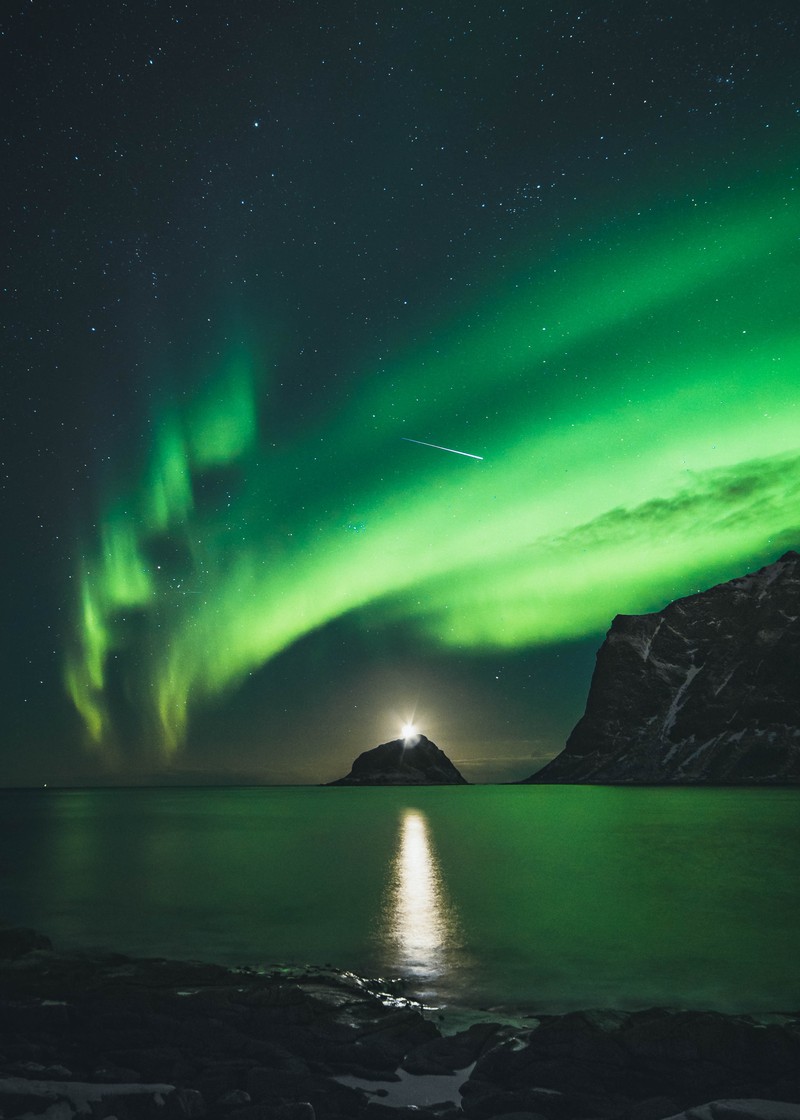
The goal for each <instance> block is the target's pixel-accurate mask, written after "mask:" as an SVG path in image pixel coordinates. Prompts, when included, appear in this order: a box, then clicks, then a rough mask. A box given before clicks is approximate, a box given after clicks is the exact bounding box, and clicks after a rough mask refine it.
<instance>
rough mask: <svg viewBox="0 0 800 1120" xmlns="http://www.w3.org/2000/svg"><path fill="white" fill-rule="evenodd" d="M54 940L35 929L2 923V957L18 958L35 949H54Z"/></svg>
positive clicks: (0, 937) (0, 947)
mask: <svg viewBox="0 0 800 1120" xmlns="http://www.w3.org/2000/svg"><path fill="white" fill-rule="evenodd" d="M52 947H53V946H52V942H51V941H50V940H49V938H47V937H45V936H44V934H41V933H37V932H36V931H35V930H33V929H24V928H17V927H16V926H3V925H0V959H4V960H16V959H17V958H18V957H23V956H25V954H26V953H30V952H31V951H32V950H33V949H52Z"/></svg>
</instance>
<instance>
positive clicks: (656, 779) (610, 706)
mask: <svg viewBox="0 0 800 1120" xmlns="http://www.w3.org/2000/svg"><path fill="white" fill-rule="evenodd" d="M799 618H800V554H798V553H797V552H787V553H786V554H785V555H784V556H782V557H781V558H780V559H779V560H777V561H776V562H775V563H774V564H770V565H768V566H767V567H765V568H761V569H760V570H759V571H757V572H755V573H753V574H751V575H746V576H743V577H741V578H739V579H732V580H730V581H729V582H728V583H722V584H718V585H717V586H716V587H712V588H711V589H710V590H708V591H703V592H700V593H699V594H696V595H690V596H688V597H687V598H685V599H678V600H676V601H675V602H674V603H670V604H669V606H667V607H665V608H664V609H663V610H661V611H656V612H655V613H653V614H645V615H618V616H617V617H616V618H615V619H614V621H613V623H612V624H611V629H610V630H609V632H608V634H607V636H606V640H605V642H604V643H603V645H602V646H601V648H600V650H599V652H598V654H597V664H596V667H595V671H594V676H593V677H592V683H591V687H590V689H589V696H588V700H587V703H586V712H585V714H584V715H583V717H582V718H581V719H580V720H579V722H578V723H577V725H576V726H575V728H574V730H573V731H572V734H571V735H570V737H569V739H568V740H567V744H566V746H565V748H564V750H563V751H562V752H561V754H559V755H557V756H556V758H554V759H553V760H552V762H549V763H548V764H547V765H546V766H545V767H543V769H541V770H540V771H538V773H536V774H534V775H532V776H531V777H530V778H527V779H525V781H526V782H527V783H537V782H542V783H549V782H567V783H630V784H638V783H641V784H645V783H659V784H660V783H665V784H687V785H689V784H692V785H693V784H736V785H748V784H770V783H772V784H781V783H798V782H800V622H798V619H799Z"/></svg>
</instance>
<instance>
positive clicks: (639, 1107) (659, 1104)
mask: <svg viewBox="0 0 800 1120" xmlns="http://www.w3.org/2000/svg"><path fill="white" fill-rule="evenodd" d="M676 1112H680V1108H679V1106H678V1105H677V1104H676V1103H675V1101H674V1100H673V1099H672V1097H648V1098H647V1100H643V1101H637V1102H636V1104H634V1105H632V1106H631V1109H630V1111H629V1112H628V1115H627V1116H626V1117H625V1120H667V1118H668V1117H670V1116H674V1115H675V1113H676Z"/></svg>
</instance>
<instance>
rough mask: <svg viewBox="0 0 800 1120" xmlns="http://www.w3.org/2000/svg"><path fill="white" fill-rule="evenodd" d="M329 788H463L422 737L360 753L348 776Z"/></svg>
mask: <svg viewBox="0 0 800 1120" xmlns="http://www.w3.org/2000/svg"><path fill="white" fill-rule="evenodd" d="M327 784H328V785H329V786H466V785H469V783H468V782H467V779H466V778H465V777H464V776H463V775H462V774H461V773H460V772H459V771H458V770H457V769H456V767H455V766H454V765H453V763H452V762H451V761H450V759H449V758H448V757H447V755H446V754H445V753H444V751H441V750H439V748H438V747H437V746H436V744H435V743H432V742H431V741H430V739H428V738H426V737H425V736H424V735H414V736H413V737H411V738H409V739H392V740H391V742H389V743H381V744H380V746H377V747H374V748H373V749H372V750H371V751H364V753H363V754H360V755H359V756H358V758H357V759H356V760H355V762H354V763H353V766H352V769H351V770H350V773H349V774H348V775H347V776H346V777H344V778H339V779H338V781H335V782H328V783H327Z"/></svg>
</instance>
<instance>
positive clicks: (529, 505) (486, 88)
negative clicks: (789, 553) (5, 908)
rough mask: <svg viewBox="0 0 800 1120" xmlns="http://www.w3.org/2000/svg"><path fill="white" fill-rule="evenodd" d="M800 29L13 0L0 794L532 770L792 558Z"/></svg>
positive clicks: (732, 20)
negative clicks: (420, 751) (415, 763)
mask: <svg viewBox="0 0 800 1120" xmlns="http://www.w3.org/2000/svg"><path fill="white" fill-rule="evenodd" d="M799 21H800V13H799V12H798V10H797V6H796V4H795V3H794V2H793V0H777V2H774V3H766V4H765V3H764V2H763V0H691V2H688V0H678V2H671V3H667V2H666V0H616V2H614V0H605V2H604V3H599V2H598V3H594V2H590V3H584V4H572V3H568V4H567V3H561V4H545V3H530V2H528V3H523V2H519V0H516V2H515V0H510V2H507V3H502V4H501V3H488V2H484V0H481V2H479V3H471V2H468V0H461V2H458V3H456V2H444V0H443V2H441V3H433V4H431V3H422V2H418V0H410V2H406V3H402V4H400V3H397V4H382V3H376V2H371V3H370V2H366V0H350V2H347V3H345V2H341V3H339V2H336V0H332V2H329V3H324V4H320V3H315V2H313V0H271V2H270V3H269V4H263V3H256V2H255V0H231V2H230V3H227V4H218V3H215V4H210V3H183V2H180V3H179V2H170V0H137V2H136V3H126V2H124V0H121V2H109V3H107V4H77V5H65V4H57V3H55V2H47V0H42V2H39V0H32V2H28V3H12V4H10V5H8V6H7V7H6V9H5V14H4V15H3V16H2V17H0V31H1V32H2V36H1V37H0V43H1V44H2V48H1V49H2V52H3V63H2V67H0V71H2V74H3V78H2V81H3V85H4V97H3V102H4V109H5V112H4V117H5V130H4V133H5V134H4V137H3V146H4V160H3V164H4V173H3V178H4V184H3V191H2V197H3V213H4V238H5V241H6V247H7V251H6V252H5V253H4V254H3V255H2V263H0V267H2V273H3V280H2V298H3V327H4V330H3V339H4V342H3V376H2V385H3V394H2V440H1V442H0V462H1V463H2V472H1V481H2V488H3V508H4V527H5V532H4V542H5V545H4V549H3V554H2V564H3V588H4V595H3V607H4V621H3V633H4V642H3V657H4V664H3V667H2V674H0V679H2V692H3V697H2V707H3V712H4V717H5V718H4V720H3V727H4V730H3V736H2V746H0V751H2V756H1V757H2V768H3V769H2V773H3V775H4V777H3V779H2V781H3V782H4V784H12V785H14V784H33V785H36V784H42V783H44V782H47V783H49V784H73V785H74V784H92V783H108V782H112V783H113V782H121V783H125V782H132V783H137V782H139V783H147V782H162V781H163V782H250V781H262V782H277V783H283V782H289V783H291V782H309V781H310V782H317V781H328V780H331V779H333V778H336V777H339V776H341V774H343V773H345V772H346V771H347V769H348V768H349V764H350V761H351V760H352V758H353V757H354V756H355V755H356V754H358V753H360V752H361V751H362V750H365V749H368V748H370V747H372V746H374V745H375V744H376V743H378V742H381V741H385V740H387V739H391V738H394V737H396V736H397V735H398V733H399V730H400V726H401V724H402V723H403V722H404V721H405V720H407V719H409V718H412V717H413V718H415V719H416V722H417V723H418V725H419V726H420V728H421V730H423V731H424V732H425V733H426V734H427V735H428V736H429V737H430V738H432V739H433V740H434V741H435V742H437V743H438V745H439V746H440V747H442V749H444V750H445V751H446V752H447V753H448V755H449V756H450V757H451V758H452V759H453V760H454V761H455V762H456V764H457V765H458V766H459V767H460V768H461V769H462V772H463V773H464V775H465V776H466V777H467V778H469V779H471V780H483V781H504V780H512V779H516V778H522V777H526V776H527V775H529V774H530V773H532V772H533V771H534V770H536V769H538V768H539V766H540V765H542V764H543V763H544V762H545V761H546V760H547V759H549V758H550V757H552V756H553V755H554V754H555V753H557V752H558V751H559V750H560V749H561V747H562V746H563V744H564V741H565V739H566V736H567V734H568V733H569V731H570V729H571V727H572V726H573V725H574V723H575V722H576V720H577V719H578V718H579V716H580V715H581V713H582V711H583V706H584V702H585V698H586V692H587V688H588V684H589V680H590V677H591V672H592V668H593V665H594V656H595V652H596V650H597V648H598V646H599V644H600V642H601V641H602V638H603V635H604V633H605V631H606V629H607V628H608V626H609V625H610V622H611V619H612V618H613V617H614V615H615V614H617V613H633V612H639V611H645V610H653V609H657V608H659V607H661V606H663V605H664V604H665V603H666V602H668V601H670V600H671V599H674V598H675V597H677V596H680V595H685V594H689V593H691V592H694V591H696V590H699V589H700V588H702V587H706V586H710V585H711V584H713V583H715V582H718V581H719V580H722V579H728V578H730V577H732V576H734V575H738V574H741V573H743V572H744V571H747V570H751V569H752V568H754V567H757V566H760V565H762V564H764V563H768V562H770V561H772V560H774V559H776V558H777V557H778V556H779V555H780V554H781V553H782V552H783V551H785V550H786V549H787V548H790V547H796V546H797V545H798V543H800V525H799V524H798V522H800V513H798V509H800V504H799V503H798V496H800V376H798V374H799V373H800V331H799V330H798V323H797V302H798V301H797V294H798V282H797V278H798V271H797V265H798V235H800V212H799V211H798V202H800V192H799V191H798V174H797V152H798V139H800V136H799V133H800V88H799V85H800V79H799V78H798V66H797V57H798V44H799V43H800V26H798V23H799ZM454 452H460V453H461V454H454Z"/></svg>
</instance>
